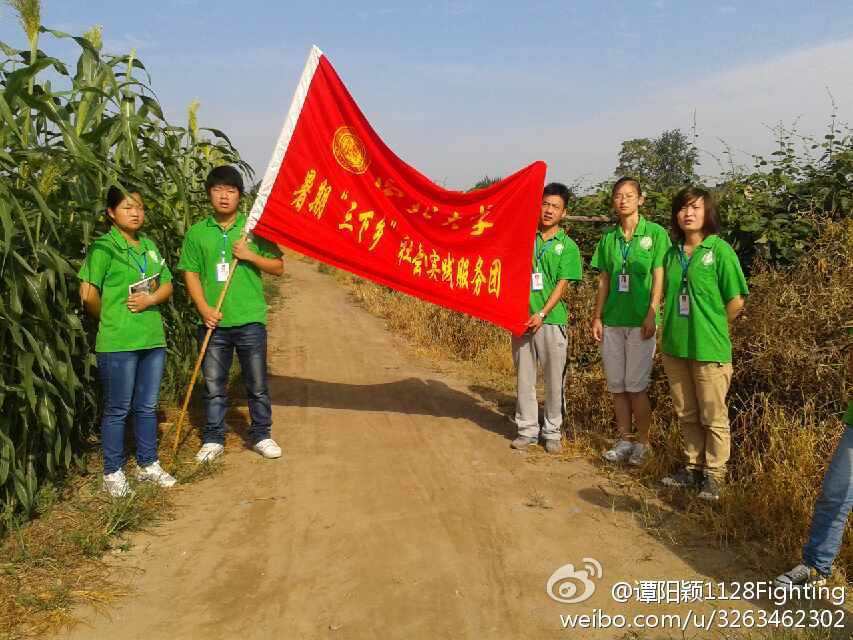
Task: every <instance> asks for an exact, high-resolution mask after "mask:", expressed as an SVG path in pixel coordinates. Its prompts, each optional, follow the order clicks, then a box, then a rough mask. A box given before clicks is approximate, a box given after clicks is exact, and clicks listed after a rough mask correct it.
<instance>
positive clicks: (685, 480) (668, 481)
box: [661, 469, 702, 489]
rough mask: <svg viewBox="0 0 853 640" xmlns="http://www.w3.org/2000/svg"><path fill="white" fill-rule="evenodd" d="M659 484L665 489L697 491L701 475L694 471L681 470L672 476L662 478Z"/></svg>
mask: <svg viewBox="0 0 853 640" xmlns="http://www.w3.org/2000/svg"><path fill="white" fill-rule="evenodd" d="M661 482H662V483H663V484H665V485H666V486H667V487H675V488H677V489H698V488H699V485H700V484H701V482H702V474H701V473H700V472H699V471H696V470H694V469H682V470H681V471H677V472H675V473H673V474H672V475H668V476H664V477H663V478H661Z"/></svg>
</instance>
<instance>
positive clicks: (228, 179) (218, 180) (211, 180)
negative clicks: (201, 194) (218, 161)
mask: <svg viewBox="0 0 853 640" xmlns="http://www.w3.org/2000/svg"><path fill="white" fill-rule="evenodd" d="M220 185H224V186H226V187H234V188H235V189H237V191H239V192H240V195H241V196H242V195H243V176H241V175H240V172H239V171H237V169H235V168H234V167H232V166H231V165H228V164H224V165H222V166H220V167H216V168H214V169H211V170H210V173H208V174H207V179H206V180H205V181H204V190H205V191H207V192H208V193H210V190H211V189H213V187H218V186H220Z"/></svg>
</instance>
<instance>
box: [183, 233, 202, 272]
mask: <svg viewBox="0 0 853 640" xmlns="http://www.w3.org/2000/svg"><path fill="white" fill-rule="evenodd" d="M194 235H195V234H194V233H193V230H192V229H190V230H189V232H187V235H186V236H184V244H183V246H181V258H180V260H178V269H179V270H180V271H192V272H193V273H201V262H202V257H201V251H199V248H198V244H197V243H196V241H195V238H194Z"/></svg>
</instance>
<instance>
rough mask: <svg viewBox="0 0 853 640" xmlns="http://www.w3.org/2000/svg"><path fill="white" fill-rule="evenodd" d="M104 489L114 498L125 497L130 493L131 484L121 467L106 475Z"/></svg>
mask: <svg viewBox="0 0 853 640" xmlns="http://www.w3.org/2000/svg"><path fill="white" fill-rule="evenodd" d="M104 490H105V491H106V492H107V493H108V494H110V495H111V496H112V497H113V498H123V497H124V496H126V495H129V494H130V485H129V484H127V477H126V476H125V475H124V471H122V470H121V469H119V470H118V471H113V472H112V473H110V474H108V475H107V474H105V475H104Z"/></svg>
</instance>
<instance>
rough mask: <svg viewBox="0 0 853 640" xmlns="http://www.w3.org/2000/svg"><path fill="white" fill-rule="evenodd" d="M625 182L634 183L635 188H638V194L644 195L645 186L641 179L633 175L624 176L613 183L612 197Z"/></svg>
mask: <svg viewBox="0 0 853 640" xmlns="http://www.w3.org/2000/svg"><path fill="white" fill-rule="evenodd" d="M623 184H632V185H634V188H635V189H636V190H637V195H638V196H642V195H643V188H642V187H641V186H640V181H639V180H637V179H636V178H634V177H631V176H622V177H621V178H619V179H618V180H617V181H616V182H615V183H613V188H612V189H611V190H610V197H611V198H613V197H614V196H615V195H616V192H617V191H619V187H621V186H622V185H623Z"/></svg>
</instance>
